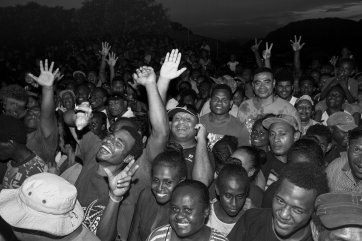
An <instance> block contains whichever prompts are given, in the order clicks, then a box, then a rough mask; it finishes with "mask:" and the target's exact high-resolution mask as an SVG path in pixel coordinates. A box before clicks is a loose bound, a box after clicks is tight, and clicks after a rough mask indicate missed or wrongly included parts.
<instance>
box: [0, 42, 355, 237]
mask: <svg viewBox="0 0 362 241" xmlns="http://www.w3.org/2000/svg"><path fill="white" fill-rule="evenodd" d="M290 42H291V51H293V53H294V58H293V64H292V65H290V64H288V63H289V62H288V61H286V62H285V63H284V64H281V65H278V66H273V65H272V64H273V61H272V48H273V43H266V44H265V49H264V50H263V51H261V52H260V46H261V43H262V41H258V40H257V39H255V42H254V44H253V46H251V51H252V53H253V54H254V57H255V63H254V64H252V65H250V64H246V63H243V62H242V61H240V60H238V56H237V55H236V54H230V59H229V60H228V61H225V62H224V63H221V61H219V60H215V59H214V58H213V57H212V54H211V52H212V51H211V49H210V46H209V45H208V44H207V42H203V43H202V44H201V45H198V46H196V45H195V46H193V47H186V46H177V43H176V42H174V41H171V40H170V39H156V38H154V39H147V40H140V41H130V42H125V41H119V42H117V43H115V46H113V47H112V46H111V45H110V43H108V42H102V43H100V44H98V45H96V44H93V43H91V44H88V45H87V44H85V45H75V44H73V43H72V42H66V43H64V46H60V47H49V48H48V49H47V51H46V52H47V54H46V58H44V60H40V59H39V56H38V57H37V58H34V59H36V60H34V61H36V64H35V65H34V66H32V65H31V64H24V62H20V63H19V64H17V63H15V61H14V60H18V59H19V58H17V57H16V56H15V57H13V58H9V60H4V58H3V59H1V60H0V61H1V62H3V63H4V64H5V65H4V68H5V69H6V71H5V72H6V74H5V75H4V76H8V77H9V78H8V79H6V80H3V79H2V80H1V81H2V82H1V84H2V85H1V90H0V100H1V106H2V109H1V114H0V180H1V181H2V182H1V184H0V190H1V192H0V240H5V241H10V240H89V241H92V240H94V241H96V240H102V241H108V240H109V241H115V240H117V241H120V240H121V241H127V240H129V241H146V240H147V241H164V240H169V241H174V240H188V241H191V240H195V241H196V240H197V241H222V240H230V241H236V240H242V241H265V240H268V241H274V240H275V241H277V240H293V241H329V240H348V241H358V240H362V127H360V125H361V123H362V122H361V113H362V73H361V72H358V71H359V70H361V68H359V66H358V64H357V63H356V59H355V56H353V55H352V53H351V51H350V50H349V49H348V48H343V49H342V50H341V54H340V56H337V57H333V58H332V59H331V60H330V61H328V62H323V61H320V60H317V59H316V60H313V62H311V63H301V54H302V49H303V46H304V43H303V42H302V37H297V36H294V38H293V39H292V40H290ZM175 47H179V48H178V49H176V48H175ZM171 49H172V50H171ZM167 51H169V52H167ZM166 52H167V53H166ZM17 56H19V55H17ZM47 58H49V60H48V59H47ZM51 58H52V59H53V60H55V62H51V61H50V59H51ZM25 59H26V60H29V61H32V60H30V59H31V54H29V55H28V56H27V57H26V58H25ZM4 61H5V62H6V63H5V62H4ZM12 61H14V62H12ZM34 61H33V62H34ZM58 61H59V62H58ZM25 66H27V67H25ZM17 67H19V68H21V69H22V70H24V69H28V70H29V71H23V72H21V71H20V73H21V74H19V72H17V71H16V68H17ZM35 68H38V69H35Z"/></svg>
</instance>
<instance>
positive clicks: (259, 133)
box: [250, 122, 269, 147]
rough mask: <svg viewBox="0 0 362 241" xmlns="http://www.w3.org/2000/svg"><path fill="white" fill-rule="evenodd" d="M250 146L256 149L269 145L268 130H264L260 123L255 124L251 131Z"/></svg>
mask: <svg viewBox="0 0 362 241" xmlns="http://www.w3.org/2000/svg"><path fill="white" fill-rule="evenodd" d="M250 139H251V145H252V146H256V147H262V146H267V145H268V144H269V136H268V130H266V129H265V128H264V127H263V125H262V123H261V122H255V124H254V125H253V129H252V131H251V136H250Z"/></svg>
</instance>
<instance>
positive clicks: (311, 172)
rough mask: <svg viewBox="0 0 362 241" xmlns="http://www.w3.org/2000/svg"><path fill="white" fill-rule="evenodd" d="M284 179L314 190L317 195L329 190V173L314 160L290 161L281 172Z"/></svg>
mask: <svg viewBox="0 0 362 241" xmlns="http://www.w3.org/2000/svg"><path fill="white" fill-rule="evenodd" d="M284 179H287V180H288V181H289V182H291V183H293V184H294V185H296V186H298V187H300V188H303V189H306V190H314V191H315V192H316V194H317V195H316V196H319V195H320V194H323V193H327V192H328V191H329V187H328V179H327V174H326V173H325V171H324V170H323V168H322V167H320V166H318V165H316V164H315V163H312V162H303V163H289V164H288V165H287V166H286V167H285V168H284V169H283V171H282V174H281V178H280V180H281V181H282V180H284Z"/></svg>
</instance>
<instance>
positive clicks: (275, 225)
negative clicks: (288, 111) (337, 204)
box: [227, 162, 328, 241]
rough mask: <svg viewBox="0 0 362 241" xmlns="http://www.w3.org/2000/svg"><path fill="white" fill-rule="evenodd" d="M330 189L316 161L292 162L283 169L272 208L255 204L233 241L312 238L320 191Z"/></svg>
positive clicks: (234, 231) (232, 235)
mask: <svg viewBox="0 0 362 241" xmlns="http://www.w3.org/2000/svg"><path fill="white" fill-rule="evenodd" d="M326 192H328V182H327V178H326V174H325V173H324V172H323V170H322V168H321V167H319V166H317V165H315V164H314V163H309V162H304V163H291V164H288V166H287V167H286V168H285V170H284V171H283V174H282V176H281V179H280V185H279V186H278V188H277V190H276V192H275V195H274V198H273V204H272V208H253V209H249V210H247V211H246V212H245V213H244V215H242V216H241V217H240V219H239V220H238V222H237V223H236V224H235V226H234V227H233V229H232V230H231V232H230V233H229V235H228V236H227V237H228V239H229V240H230V241H250V240H253V241H280V240H285V241H287V240H288V241H290V240H295V241H312V240H313V239H312V234H311V229H310V225H309V223H310V219H311V216H312V214H313V213H314V203H315V200H316V198H317V196H319V195H320V194H323V193H326Z"/></svg>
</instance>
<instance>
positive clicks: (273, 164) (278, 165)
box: [261, 152, 286, 190]
mask: <svg viewBox="0 0 362 241" xmlns="http://www.w3.org/2000/svg"><path fill="white" fill-rule="evenodd" d="M285 165H286V164H285V163H283V162H281V161H279V160H278V159H277V158H276V157H275V156H274V155H273V153H272V152H268V154H267V161H266V163H265V164H264V165H263V166H262V168H261V171H262V172H263V175H264V177H265V181H266V185H265V190H267V189H268V187H269V186H270V185H271V184H272V183H273V182H275V181H278V179H279V176H280V173H281V171H282V169H283V168H284V166H285Z"/></svg>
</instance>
